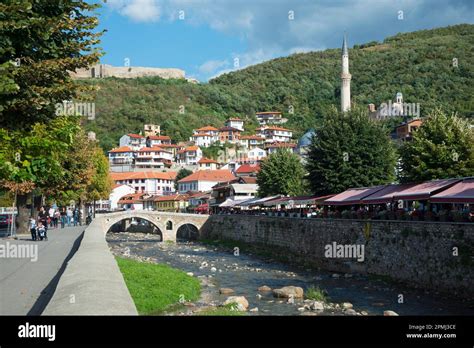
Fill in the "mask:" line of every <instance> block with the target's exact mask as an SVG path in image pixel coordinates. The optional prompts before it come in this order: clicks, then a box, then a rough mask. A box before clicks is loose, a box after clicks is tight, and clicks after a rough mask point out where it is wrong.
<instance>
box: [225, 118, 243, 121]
mask: <svg viewBox="0 0 474 348" xmlns="http://www.w3.org/2000/svg"><path fill="white" fill-rule="evenodd" d="M227 121H240V122H243V120H242V119H240V118H238V117H231V118H229V119H227Z"/></svg>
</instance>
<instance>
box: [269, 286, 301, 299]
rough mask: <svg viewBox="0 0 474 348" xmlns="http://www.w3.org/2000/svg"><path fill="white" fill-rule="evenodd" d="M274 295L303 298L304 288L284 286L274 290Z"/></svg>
mask: <svg viewBox="0 0 474 348" xmlns="http://www.w3.org/2000/svg"><path fill="white" fill-rule="evenodd" d="M273 296H274V297H284V298H289V297H293V298H303V296H304V290H303V288H300V287H299V286H284V287H283V288H280V289H274V290H273Z"/></svg>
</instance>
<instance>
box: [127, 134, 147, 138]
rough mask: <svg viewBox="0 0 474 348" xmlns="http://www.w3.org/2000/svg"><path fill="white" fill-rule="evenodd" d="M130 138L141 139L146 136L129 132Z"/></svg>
mask: <svg viewBox="0 0 474 348" xmlns="http://www.w3.org/2000/svg"><path fill="white" fill-rule="evenodd" d="M127 135H128V136H129V137H130V138H136V139H141V138H145V137H144V136H143V135H140V134H134V133H129V134H127Z"/></svg>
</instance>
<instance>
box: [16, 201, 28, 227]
mask: <svg viewBox="0 0 474 348" xmlns="http://www.w3.org/2000/svg"><path fill="white" fill-rule="evenodd" d="M27 200H28V194H21V195H20V194H19V195H18V196H17V198H16V208H17V209H18V215H17V217H16V229H17V233H18V234H25V233H28V232H29V230H28V221H29V218H30V208H28V206H27V204H26V203H27Z"/></svg>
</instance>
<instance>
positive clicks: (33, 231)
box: [30, 216, 36, 240]
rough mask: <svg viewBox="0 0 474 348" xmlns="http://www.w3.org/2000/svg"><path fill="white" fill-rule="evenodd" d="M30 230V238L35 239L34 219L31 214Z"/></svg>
mask: <svg viewBox="0 0 474 348" xmlns="http://www.w3.org/2000/svg"><path fill="white" fill-rule="evenodd" d="M30 232H31V240H36V220H35V218H34V217H33V216H32V217H30Z"/></svg>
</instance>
